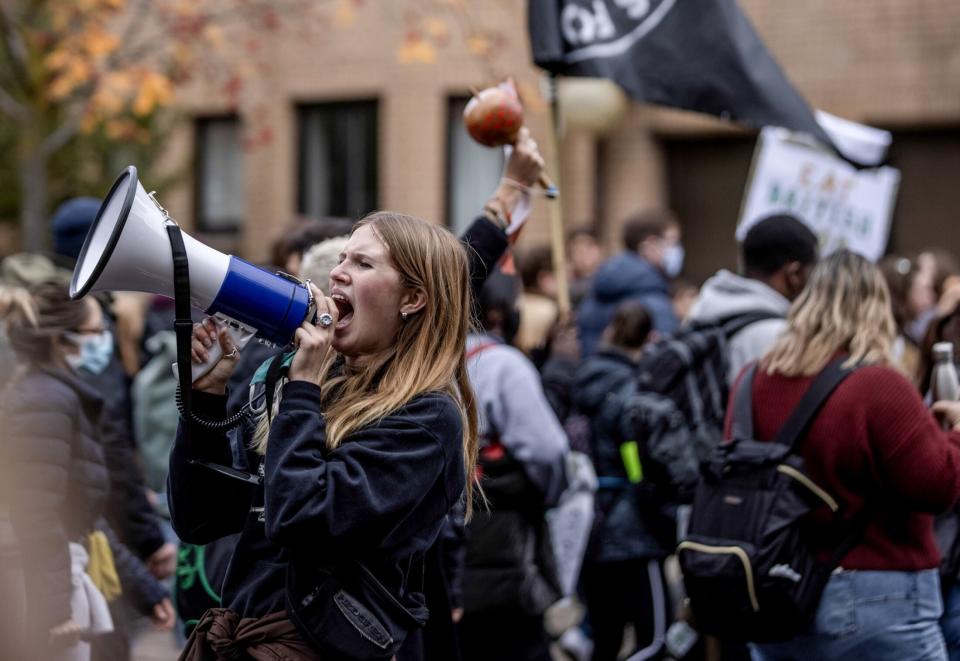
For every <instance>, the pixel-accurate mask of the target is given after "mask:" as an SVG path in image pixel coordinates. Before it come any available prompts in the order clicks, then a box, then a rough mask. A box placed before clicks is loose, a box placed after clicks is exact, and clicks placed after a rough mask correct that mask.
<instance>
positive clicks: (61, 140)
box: [39, 104, 84, 157]
mask: <svg viewBox="0 0 960 661" xmlns="http://www.w3.org/2000/svg"><path fill="white" fill-rule="evenodd" d="M83 112H84V104H78V105H76V106H75V107H74V108H73V109H72V110H71V111H70V114H69V115H68V116H67V118H66V119H65V120H64V121H63V123H62V124H60V126H58V127H57V128H56V130H54V131H53V133H51V134H50V135H48V136H47V137H46V138H44V139H43V142H41V143H40V147H39V151H40V153H41V154H43V156H44V157H48V156H50V155H52V154H54V153H56V152H57V150H59V149H60V148H61V147H63V146H64V145H65V144H67V143H68V142H69V141H70V139H71V138H72V137H73V136H75V135H76V134H77V131H79V130H80V122H81V121H83Z"/></svg>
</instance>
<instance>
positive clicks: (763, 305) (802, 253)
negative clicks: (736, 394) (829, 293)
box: [688, 214, 817, 382]
mask: <svg viewBox="0 0 960 661" xmlns="http://www.w3.org/2000/svg"><path fill="white" fill-rule="evenodd" d="M740 259H741V265H742V269H743V274H742V275H738V274H736V273H731V272H730V271H728V270H726V269H721V270H720V271H718V272H717V273H716V274H715V275H714V276H712V277H711V278H710V279H709V280H707V281H706V282H705V283H704V285H703V288H702V289H701V290H700V297H699V299H698V300H697V302H696V303H695V304H694V306H693V309H692V310H691V311H690V316H689V317H688V321H690V322H693V323H718V322H720V321H724V320H728V319H732V318H734V317H737V316H740V315H744V314H748V313H754V312H767V313H770V314H772V315H774V316H773V317H771V318H769V319H763V320H760V321H756V322H754V323H752V324H749V325H748V326H746V327H745V328H743V329H741V330H740V331H739V332H738V333H736V334H735V335H734V336H733V337H732V338H730V343H729V355H728V361H729V372H728V373H727V377H728V379H727V380H728V382H732V381H733V379H734V378H735V377H736V376H737V374H739V372H740V370H741V369H742V368H743V366H744V365H746V364H747V363H750V362H753V361H755V360H757V359H759V358H760V357H761V356H763V354H765V353H766V352H767V350H768V349H769V348H770V347H771V346H772V345H773V343H774V341H775V340H776V339H777V337H778V336H779V335H780V333H781V332H783V330H784V329H785V328H786V326H787V322H786V316H787V310H789V308H790V302H791V301H793V300H794V299H795V298H796V297H797V296H799V295H800V292H801V291H802V290H803V288H804V286H805V285H806V283H807V278H809V277H810V272H811V271H812V269H813V267H814V265H815V264H816V263H817V237H816V236H815V235H814V233H813V232H811V231H810V229H809V228H808V227H807V226H806V225H804V224H803V223H802V222H800V220H798V219H797V218H795V217H794V216H790V215H787V214H778V215H774V216H768V217H766V218H764V219H762V220H760V221H759V222H757V223H756V224H755V225H754V226H753V227H751V228H750V230H749V231H748V232H747V235H746V236H745V237H744V239H743V243H741V244H740Z"/></svg>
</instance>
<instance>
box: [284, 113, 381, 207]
mask: <svg viewBox="0 0 960 661" xmlns="http://www.w3.org/2000/svg"><path fill="white" fill-rule="evenodd" d="M294 111H295V118H296V131H295V135H296V149H295V153H296V170H295V172H296V175H295V179H294V186H295V198H296V209H297V212H298V213H299V214H301V215H304V216H308V217H313V218H323V217H340V218H351V219H353V218H358V217H361V216H363V215H365V214H367V213H369V212H371V211H374V210H376V209H378V208H379V199H380V156H381V154H380V117H381V113H380V99H379V98H377V97H358V98H351V99H336V100H310V101H302V102H298V103H297V104H296V106H295V108H294ZM324 115H326V117H324ZM313 117H316V118H318V119H315V120H313V119H312V118H313ZM310 121H317V122H318V123H324V122H326V123H327V124H331V125H333V127H335V128H333V130H332V131H331V130H330V128H331V127H330V126H328V127H327V129H328V131H329V132H328V135H327V136H326V137H328V138H329V137H332V138H333V140H332V144H329V145H327V147H328V150H329V153H330V159H329V160H330V162H329V163H328V164H327V165H328V166H329V167H330V170H329V173H328V174H329V177H328V179H327V181H326V186H327V192H326V194H324V193H323V192H320V193H317V192H315V191H314V190H312V189H311V186H310V185H309V183H308V182H310V181H312V180H314V178H315V177H318V176H319V173H318V172H311V170H320V169H322V168H323V167H324V164H323V163H321V162H319V161H316V162H314V163H310V159H311V154H310V150H311V148H312V147H316V145H317V141H318V140H319V139H320V137H321V136H320V135H319V134H316V133H314V134H311V131H316V129H314V128H313V127H310V126H308V122H310ZM351 123H352V125H351ZM351 131H353V132H356V131H359V132H360V134H361V135H362V138H361V140H362V146H361V149H363V150H364V152H363V153H362V154H359V155H354V156H355V157H354V156H351V155H347V154H345V150H347V149H349V148H350V145H351V143H355V142H356V140H351V137H353V138H356V135H355V134H351V135H345V133H350V132H351ZM351 176H352V177H358V176H359V177H361V178H362V181H361V182H360V183H359V184H357V182H355V181H351V179H350V178H351ZM324 196H326V200H325V203H326V207H325V208H321V205H322V204H324V200H322V198H323V197H324ZM311 197H313V199H311Z"/></svg>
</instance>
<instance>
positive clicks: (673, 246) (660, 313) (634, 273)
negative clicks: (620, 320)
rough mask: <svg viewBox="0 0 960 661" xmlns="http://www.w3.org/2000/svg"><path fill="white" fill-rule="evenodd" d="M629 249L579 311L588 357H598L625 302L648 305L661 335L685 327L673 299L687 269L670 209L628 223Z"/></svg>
mask: <svg viewBox="0 0 960 661" xmlns="http://www.w3.org/2000/svg"><path fill="white" fill-rule="evenodd" d="M623 246H624V250H623V251H622V252H621V253H620V254H618V255H615V256H613V257H611V258H610V259H608V260H607V261H606V262H604V263H603V265H601V266H600V268H599V269H598V270H597V274H596V276H595V278H594V281H593V287H592V289H591V290H590V293H589V294H588V295H587V296H586V298H584V299H583V302H582V303H581V304H580V307H579V309H578V310H577V330H578V331H579V334H580V345H581V348H582V349H583V351H582V353H583V355H584V356H588V355H590V354H591V353H593V351H594V349H595V348H596V346H597V343H598V342H599V341H600V336H601V335H602V334H603V331H604V329H605V328H606V327H607V324H608V323H609V322H610V319H611V318H612V317H613V312H614V310H615V309H616V307H617V305H619V304H620V303H621V302H623V301H627V300H635V301H639V302H640V303H642V304H643V306H644V307H645V308H647V310H648V311H649V312H650V318H651V319H652V320H653V329H654V330H655V331H657V332H658V333H659V334H666V333H672V332H673V331H675V330H677V328H678V327H679V325H680V322H679V320H678V319H677V315H676V314H675V313H674V311H673V302H672V299H671V296H670V280H671V279H673V278H675V277H677V275H679V274H680V271H681V270H682V269H683V247H682V245H681V244H680V226H679V225H678V224H677V221H676V220H675V219H674V218H673V216H672V215H671V214H670V213H669V212H667V211H664V210H659V209H658V210H651V211H646V212H644V213H641V214H639V215H637V216H635V217H633V218H631V219H630V220H628V221H627V222H626V224H625V225H624V227H623Z"/></svg>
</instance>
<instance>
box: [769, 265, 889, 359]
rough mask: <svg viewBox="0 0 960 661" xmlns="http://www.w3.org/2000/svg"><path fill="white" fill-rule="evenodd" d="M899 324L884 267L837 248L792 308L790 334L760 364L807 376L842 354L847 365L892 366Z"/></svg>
mask: <svg viewBox="0 0 960 661" xmlns="http://www.w3.org/2000/svg"><path fill="white" fill-rule="evenodd" d="M895 337H896V324H895V323H894V321H893V310H892V308H891V304H890V290H889V289H888V288H887V282H886V280H885V279H884V277H883V273H882V272H881V271H880V269H879V268H878V267H877V266H876V265H874V264H873V263H871V262H870V261H868V260H867V259H865V258H864V257H861V256H860V255H858V254H856V253H853V252H850V251H849V250H839V251H837V252H835V253H833V254H832V255H830V256H829V257H827V258H825V259H823V260H822V261H821V262H820V263H819V264H818V265H817V266H816V267H815V268H814V270H813V273H812V274H811V275H810V280H809V282H807V286H806V288H805V289H804V290H803V292H802V293H801V294H800V296H799V297H798V298H797V300H796V301H794V303H793V305H792V306H791V308H790V314H789V315H788V317H787V330H786V332H785V333H784V334H783V335H781V336H780V338H779V339H778V340H777V342H776V343H775V344H774V345H773V348H771V349H770V352H769V353H768V354H767V355H766V356H765V357H764V358H763V360H762V361H761V367H762V368H763V369H764V370H766V371H767V372H768V373H771V374H772V373H778V374H783V375H784V376H805V375H806V376H808V375H811V374H816V373H817V372H819V371H820V370H822V369H823V368H824V367H825V366H826V364H827V363H828V362H829V361H830V359H831V358H832V357H833V356H834V354H836V353H837V352H839V351H844V352H846V353H848V354H849V356H850V357H849V359H848V360H847V361H845V363H844V364H845V365H847V366H850V365H853V364H855V363H865V364H873V365H891V364H892V363H893V361H892V358H891V353H890V350H891V347H892V345H893V341H894V338H895Z"/></svg>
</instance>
